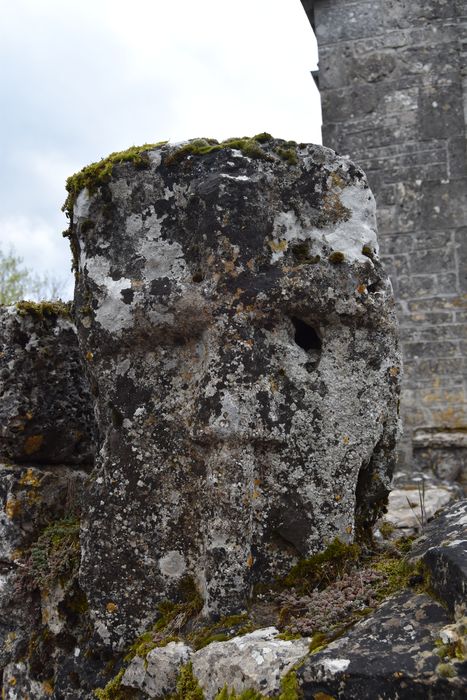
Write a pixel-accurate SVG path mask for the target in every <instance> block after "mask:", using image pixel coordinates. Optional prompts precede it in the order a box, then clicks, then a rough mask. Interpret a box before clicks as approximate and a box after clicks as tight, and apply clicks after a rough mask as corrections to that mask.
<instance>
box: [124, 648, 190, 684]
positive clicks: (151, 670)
mask: <svg viewBox="0 0 467 700" xmlns="http://www.w3.org/2000/svg"><path fill="white" fill-rule="evenodd" d="M191 654H192V650H191V649H190V647H188V646H187V645H186V644H183V642H169V644H167V646H165V647H161V648H160V649H153V650H152V651H150V652H149V654H148V655H147V657H146V658H145V659H142V658H141V657H139V656H135V658H134V659H133V660H132V661H131V663H130V665H129V666H128V668H127V669H126V671H125V673H124V674H123V678H122V685H123V686H125V687H127V688H137V689H139V690H141V691H143V692H144V693H145V694H146V696H147V697H149V698H160V697H165V696H166V695H168V694H169V693H173V692H175V688H176V685H177V678H178V674H179V673H180V668H181V666H183V665H184V664H186V663H187V662H188V661H189V659H190V656H191Z"/></svg>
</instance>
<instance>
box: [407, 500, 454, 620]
mask: <svg viewBox="0 0 467 700" xmlns="http://www.w3.org/2000/svg"><path fill="white" fill-rule="evenodd" d="M411 558H421V559H422V560H423V562H424V563H425V565H426V566H427V567H428V569H429V571H430V576H431V586H432V588H433V590H434V591H435V592H436V594H437V595H439V596H440V598H442V600H443V601H445V603H446V605H447V606H448V607H449V609H450V610H451V612H453V613H456V614H459V611H461V610H464V612H465V610H466V609H467V500H463V501H458V502H457V503H453V504H452V505H451V506H449V507H448V508H446V510H444V511H443V513H442V514H441V515H440V516H439V517H438V518H436V520H434V521H433V522H432V523H430V524H429V525H428V526H427V527H426V528H425V530H424V532H423V535H422V536H421V537H420V538H419V539H418V540H417V542H416V543H415V544H414V547H413V549H412V551H411Z"/></svg>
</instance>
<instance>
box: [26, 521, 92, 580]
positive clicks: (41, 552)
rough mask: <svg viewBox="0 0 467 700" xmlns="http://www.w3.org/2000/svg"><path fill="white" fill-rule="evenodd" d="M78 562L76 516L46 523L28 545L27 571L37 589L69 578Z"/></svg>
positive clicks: (78, 544)
mask: <svg viewBox="0 0 467 700" xmlns="http://www.w3.org/2000/svg"><path fill="white" fill-rule="evenodd" d="M79 562H80V543H79V520H77V519H76V518H63V520H57V521H56V522H53V523H51V524H50V525H48V526H47V527H46V528H45V530H44V531H43V532H42V533H41V535H39V537H38V539H37V540H36V542H34V544H33V545H31V548H30V552H29V574H30V577H31V579H32V581H33V583H34V585H36V586H37V587H38V588H39V589H42V590H44V589H50V588H52V587H54V586H55V585H56V584H57V583H59V582H61V583H63V582H65V581H68V580H70V579H73V578H74V577H75V576H76V574H77V573H78V568H79Z"/></svg>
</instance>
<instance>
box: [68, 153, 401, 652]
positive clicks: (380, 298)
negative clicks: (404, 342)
mask: <svg viewBox="0 0 467 700" xmlns="http://www.w3.org/2000/svg"><path fill="white" fill-rule="evenodd" d="M286 145H287V144H284V142H281V141H277V140H269V141H267V142H266V143H262V144H261V147H262V156H260V157H257V158H252V157H247V155H246V154H244V153H243V152H242V151H241V150H235V149H233V148H221V149H220V150H217V151H214V152H211V153H209V154H205V155H190V154H189V153H188V152H187V151H186V150H185V151H183V150H179V147H178V146H171V145H170V146H169V145H166V146H163V147H162V148H157V149H155V150H153V151H151V152H149V154H148V156H147V159H146V160H147V162H146V167H145V168H139V169H137V168H135V167H134V165H133V164H131V163H128V164H120V165H115V166H114V168H113V173H112V178H111V179H110V180H109V181H108V182H106V183H105V184H102V185H101V186H100V187H98V188H97V191H96V193H95V194H93V195H92V196H89V194H88V192H87V190H83V191H82V192H81V193H80V194H79V196H78V197H77V200H76V203H75V207H74V211H73V215H72V222H71V228H70V237H71V242H72V247H73V249H74V251H75V254H76V260H77V267H78V282H77V288H76V298H75V310H76V321H77V326H78V333H79V338H80V344H81V348H82V352H83V355H84V356H85V357H86V358H87V360H88V370H89V374H90V376H91V383H92V390H93V394H94V396H95V398H96V405H97V418H98V424H99V431H100V435H101V448H100V452H99V458H98V463H97V469H96V472H95V479H94V481H93V483H92V486H91V493H90V497H89V507H88V510H87V513H86V518H85V524H84V536H83V562H82V567H81V582H82V585H83V586H84V588H85V590H86V593H87V595H88V598H89V602H90V605H91V612H92V616H93V619H94V623H95V629H96V631H97V634H98V635H99V637H100V638H101V641H102V642H104V643H105V644H111V645H114V646H117V647H118V646H119V645H121V644H123V643H124V642H125V640H129V639H130V638H131V637H132V636H133V635H134V634H135V631H138V630H142V629H143V628H144V627H145V626H146V625H147V624H148V623H149V622H150V621H151V620H153V619H154V616H155V614H156V613H155V611H156V610H157V604H158V602H159V601H160V600H161V599H162V598H169V599H177V597H178V596H179V595H180V585H181V583H182V582H183V581H184V579H186V577H187V576H191V577H193V578H194V579H195V583H196V586H197V587H198V588H199V590H200V592H201V595H202V597H203V599H204V605H205V606H204V613H205V614H207V615H216V614H221V615H222V614H226V613H229V612H232V611H235V610H239V609H242V608H243V607H244V605H245V602H246V600H247V599H248V597H249V594H250V591H251V588H252V586H253V585H254V584H255V583H256V582H258V581H267V580H273V579H274V578H275V577H276V576H277V575H281V574H282V573H285V572H286V571H287V570H288V568H289V567H290V565H291V564H293V563H294V562H296V561H297V559H298V558H302V557H307V556H309V555H310V554H311V553H313V552H316V551H317V550H320V549H322V548H324V547H325V545H326V543H327V542H329V541H331V540H332V539H333V538H334V537H340V538H341V539H342V540H344V541H345V540H347V541H349V540H352V539H353V537H354V534H355V528H356V524H357V525H360V526H361V527H365V526H366V525H367V524H369V523H371V522H372V521H373V520H374V518H375V516H376V515H377V513H378V510H379V508H380V505H381V502H382V501H383V500H384V498H385V496H386V494H387V491H388V488H389V480H390V477H391V474H392V468H393V456H394V444H395V437H396V434H397V430H398V420H397V408H396V404H397V395H398V384H399V372H400V369H399V355H398V351H397V347H396V346H397V341H396V325H395V316H394V311H393V301H392V293H391V288H390V285H389V283H388V280H387V278H386V276H385V274H384V272H383V269H382V267H381V265H380V262H379V259H378V254H377V242H376V229H375V213H374V201H373V197H372V195H371V192H370V190H369V189H368V186H367V183H366V179H365V176H364V174H363V173H362V171H361V170H359V169H358V168H355V167H354V165H353V164H352V163H351V162H349V161H348V160H346V159H343V158H338V157H336V156H335V154H334V153H333V152H332V151H330V150H328V149H325V148H322V147H317V146H311V145H306V144H302V145H300V146H299V147H297V148H296V149H295V150H296V156H295V158H296V164H291V163H289V162H286V161H284V160H283V159H282V158H281V157H280V156H279V155H278V149H280V148H284V147H285V146H286ZM201 494H202V498H200V495H201Z"/></svg>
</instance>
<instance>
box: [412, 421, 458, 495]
mask: <svg viewBox="0 0 467 700" xmlns="http://www.w3.org/2000/svg"><path fill="white" fill-rule="evenodd" d="M413 450H414V452H413V457H414V460H413V463H414V468H416V469H420V470H423V471H425V472H429V471H432V472H433V473H434V474H436V476H438V477H439V478H440V479H445V480H447V481H451V482H453V481H458V482H459V483H460V484H461V486H462V488H463V490H464V495H467V460H466V458H465V456H466V454H467V432H456V431H449V432H446V431H438V430H436V431H428V430H415V432H414V438H413Z"/></svg>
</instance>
